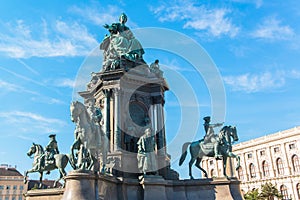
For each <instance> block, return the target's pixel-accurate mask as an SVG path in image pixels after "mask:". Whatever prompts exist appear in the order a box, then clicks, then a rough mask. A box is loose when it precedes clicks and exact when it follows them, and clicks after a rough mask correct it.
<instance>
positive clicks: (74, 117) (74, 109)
mask: <svg viewBox="0 0 300 200" xmlns="http://www.w3.org/2000/svg"><path fill="white" fill-rule="evenodd" d="M80 104H81V103H80V102H79V101H73V102H72V103H71V105H70V113H71V121H72V122H75V123H77V121H78V117H79V115H80V112H81V106H80Z"/></svg>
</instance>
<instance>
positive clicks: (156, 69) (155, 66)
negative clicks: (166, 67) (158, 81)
mask: <svg viewBox="0 0 300 200" xmlns="http://www.w3.org/2000/svg"><path fill="white" fill-rule="evenodd" d="M150 72H152V73H154V74H155V75H156V76H157V77H159V78H161V77H163V71H161V70H160V69H159V60H155V61H154V63H152V64H151V65H150Z"/></svg>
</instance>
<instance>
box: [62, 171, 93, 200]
mask: <svg viewBox="0 0 300 200" xmlns="http://www.w3.org/2000/svg"><path fill="white" fill-rule="evenodd" d="M65 179H66V188H65V192H64V195H63V197H62V200H70V199H72V200H93V199H96V195H97V194H96V190H95V183H96V182H95V180H96V176H95V175H94V174H93V173H92V172H90V171H71V172H69V174H68V176H66V178H65Z"/></svg>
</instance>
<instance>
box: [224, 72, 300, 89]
mask: <svg viewBox="0 0 300 200" xmlns="http://www.w3.org/2000/svg"><path fill="white" fill-rule="evenodd" d="M287 79H300V71H296V70H291V71H276V72H274V73H271V72H264V73H261V74H250V73H247V74H243V75H239V76H226V77H223V80H224V82H225V83H226V84H227V85H228V86H229V87H231V89H232V90H233V91H243V92H246V93H255V92H263V91H271V90H273V89H280V88H282V87H283V86H284V85H285V83H286V80H287Z"/></svg>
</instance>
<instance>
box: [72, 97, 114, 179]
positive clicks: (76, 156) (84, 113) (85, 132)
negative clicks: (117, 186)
mask: <svg viewBox="0 0 300 200" xmlns="http://www.w3.org/2000/svg"><path fill="white" fill-rule="evenodd" d="M94 103H95V100H94V99H89V100H88V108H86V106H85V105H84V104H82V103H81V102H79V101H74V102H72V103H71V106H70V111H71V120H72V121H73V122H74V123H75V124H76V128H75V131H74V137H75V141H74V143H73V144H72V146H71V155H70V160H71V161H70V162H71V163H72V164H71V166H72V167H73V169H74V170H76V169H82V170H91V169H92V168H93V170H94V171H98V170H99V169H98V168H99V166H98V162H97V157H98V153H100V154H101V155H102V156H101V161H102V169H101V172H102V173H105V165H106V162H107V152H108V138H107V136H106V135H105V133H104V131H103V129H102V125H101V123H100V122H101V119H102V114H101V111H100V109H99V108H96V107H94Z"/></svg>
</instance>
